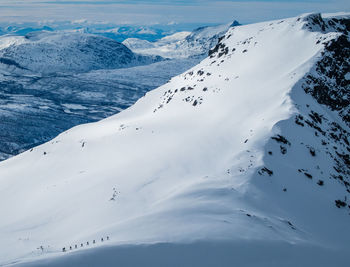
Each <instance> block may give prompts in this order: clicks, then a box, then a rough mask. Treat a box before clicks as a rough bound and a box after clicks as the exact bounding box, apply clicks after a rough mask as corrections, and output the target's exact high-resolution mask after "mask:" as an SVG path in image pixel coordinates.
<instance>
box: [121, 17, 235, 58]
mask: <svg viewBox="0 0 350 267" xmlns="http://www.w3.org/2000/svg"><path fill="white" fill-rule="evenodd" d="M238 25H239V23H238V22H237V21H234V22H233V23H230V24H225V25H219V26H211V27H200V28H198V29H196V30H194V31H193V32H178V33H175V34H173V35H170V36H166V37H163V38H162V39H160V40H158V41H156V42H149V41H146V40H141V39H138V38H128V39H126V40H125V41H123V44H125V45H126V46H127V47H129V48H130V49H131V50H132V51H134V52H136V53H140V54H145V55H159V56H162V57H167V58H187V57H191V56H202V57H206V55H207V53H208V51H209V49H211V48H212V47H214V46H215V45H216V44H217V42H218V39H219V38H220V37H221V36H223V35H224V34H225V33H226V32H227V30H228V29H229V28H230V27H234V26H238Z"/></svg>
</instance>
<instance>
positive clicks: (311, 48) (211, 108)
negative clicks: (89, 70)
mask: <svg viewBox="0 0 350 267" xmlns="http://www.w3.org/2000/svg"><path fill="white" fill-rule="evenodd" d="M316 18H317V19H316ZM322 25H327V27H326V26H325V27H324V28H323V27H322ZM348 25H349V15H343V16H341V17H339V16H337V17H332V16H324V17H321V16H319V15H317V14H311V15H303V16H300V17H296V18H289V19H284V20H277V21H272V22H264V23H258V24H252V25H246V26H240V27H233V28H231V29H229V30H228V32H227V33H226V34H225V36H224V37H223V38H221V39H220V42H219V43H218V45H217V46H216V47H215V48H214V49H212V51H211V52H210V55H209V57H208V58H206V59H204V60H203V61H202V62H201V63H200V64H199V65H197V66H195V67H193V68H192V69H190V70H188V71H186V72H185V73H183V74H181V75H179V76H177V77H174V78H173V79H171V80H170V81H169V82H168V83H167V84H165V85H163V86H161V87H159V88H158V89H155V90H153V91H151V92H149V93H147V94H146V96H145V97H143V98H141V99H140V100H139V101H138V102H137V103H136V104H135V105H133V106H132V107H130V108H129V109H127V110H125V111H123V112H121V113H119V114H117V115H115V116H112V117H110V118H107V119H105V120H102V121H100V122H97V123H91V124H86V125H81V126H78V127H74V128H72V129H70V130H69V131H67V132H64V133H62V134H61V135H59V136H58V137H57V138H55V139H53V140H52V141H50V142H48V143H46V144H43V145H41V146H38V147H36V148H34V149H32V150H30V151H27V152H25V153H22V154H20V155H18V156H16V157H14V158H11V159H9V160H6V161H4V162H1V163H0V185H1V186H0V203H6V206H5V205H1V206H0V214H1V216H2V219H1V220H0V236H1V239H0V249H1V251H2V254H1V256H0V264H10V263H17V265H23V266H25V265H26V264H27V262H28V261H34V263H32V265H30V266H40V265H39V264H40V262H35V261H36V260H38V259H42V258H45V259H46V261H45V264H46V265H45V266H49V265H50V264H54V263H55V262H59V261H60V258H63V259H64V258H65V257H75V259H76V260H78V262H79V263H81V264H82V265H83V264H84V263H85V264H86V262H84V260H85V261H86V257H85V256H84V255H94V253H95V252H96V253H99V252H101V250H103V249H105V251H106V253H110V254H108V257H107V258H109V259H111V260H113V255H117V253H114V252H113V249H117V248H118V247H119V246H120V245H121V244H129V245H130V244H132V245H135V246H136V245H138V244H153V243H170V244H172V243H174V244H189V246H190V247H191V246H196V244H197V242H201V241H203V242H209V243H211V244H218V246H215V245H214V246H213V248H212V249H213V251H212V252H213V255H216V253H218V249H219V248H220V247H221V245H223V244H226V245H227V246H229V244H230V242H235V243H236V244H244V248H242V247H241V248H240V249H241V250H240V253H238V255H237V257H239V255H241V254H242V253H243V254H244V255H249V257H247V258H245V259H244V263H245V266H256V261H255V265H254V259H255V256H259V255H260V250H259V249H257V247H259V246H260V247H264V248H265V249H267V250H268V249H273V248H274V247H276V246H278V247H279V248H280V249H279V251H280V253H282V254H283V255H286V257H284V258H283V259H282V258H279V257H278V258H274V259H273V260H274V263H275V266H285V264H284V263H288V262H289V261H293V262H295V261H297V262H298V263H299V264H296V265H301V266H302V264H303V263H304V262H310V261H311V262H312V263H313V264H314V265H315V266H327V265H326V263H325V262H326V261H324V259H327V260H328V262H332V263H333V264H334V265H335V266H346V264H348V262H347V259H345V257H335V256H334V253H333V252H334V251H337V252H339V253H340V255H348V253H349V252H350V251H349V246H348V244H349V240H350V230H349V227H348V225H349V223H350V200H349V198H350V184H349V182H350V178H349V177H350V173H349V172H350V166H349V156H348V155H349V152H350V148H349V138H350V137H349V124H348V117H347V116H346V115H347V114H348V113H346V109H347V108H348V106H346V101H347V100H348V96H349V87H348V76H349V72H348V70H349V68H348V66H349V65H348V64H349V61H348V60H349V57H348V56H347V55H348V53H349V50H348V48H349V46H348V44H347V42H348V40H349V39H348V38H349V37H348V34H349V29H348V28H347V27H348ZM338 93H339V94H341V96H339V98H338ZM104 236H109V237H110V241H109V244H108V247H100V248H98V249H97V248H96V247H94V248H95V249H94V248H89V249H86V248H83V249H81V250H73V252H62V248H67V247H70V246H72V245H74V244H83V243H84V244H85V243H86V242H87V241H91V240H94V239H96V238H99V237H104ZM225 242H226V243H225ZM257 244H259V246H257ZM290 246H292V247H293V248H294V249H295V248H296V249H298V248H299V249H300V250H301V251H303V249H304V247H308V248H312V250H314V251H318V252H319V253H321V254H322V258H321V257H320V258H319V257H315V256H314V255H317V253H316V254H310V255H307V254H303V256H302V257H300V258H298V257H296V256H295V254H289V249H288V248H289V247H290ZM235 247H240V246H239V245H236V246H232V247H231V248H235ZM41 248H42V249H41ZM110 248H113V249H112V251H111V249H110ZM85 249H86V250H85ZM99 249H101V250H99ZM215 250H217V251H215ZM76 251H77V252H78V253H75V252H76ZM79 251H84V253H83V252H81V253H79ZM108 251H110V252H108ZM227 251H230V253H232V251H236V250H235V249H233V250H227ZM241 252H242V253H241ZM113 253H114V254H113ZM114 257H115V256H114ZM272 257H273V256H272ZM288 257H289V258H288ZM115 259H116V258H115ZM224 259H225V257H218V258H216V259H215V260H216V261H215V264H216V266H231V265H232V262H229V263H228V262H223V260H224ZM220 261H222V262H220ZM249 263H250V264H249ZM33 264H34V265H33ZM42 265H43V264H42ZM55 266H60V265H59V264H57V265H55ZM61 266H65V265H64V264H63V263H62V264H61ZM266 266H271V264H268V262H267V263H266ZM272 266H273V265H272Z"/></svg>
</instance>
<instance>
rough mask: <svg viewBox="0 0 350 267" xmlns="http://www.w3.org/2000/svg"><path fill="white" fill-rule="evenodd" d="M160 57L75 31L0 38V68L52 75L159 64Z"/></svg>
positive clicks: (107, 39)
mask: <svg viewBox="0 0 350 267" xmlns="http://www.w3.org/2000/svg"><path fill="white" fill-rule="evenodd" d="M160 60H161V57H159V56H158V57H157V56H141V55H137V54H134V53H133V52H132V51H131V50H130V49H128V48H127V47H125V46H124V45H123V44H121V43H118V42H116V41H114V40H112V39H109V38H105V37H102V36H97V35H92V34H86V33H78V32H74V33H73V32H45V31H40V32H32V33H28V34H27V35H25V36H8V35H5V36H1V37H0V63H1V64H0V65H2V66H1V67H2V68H4V67H7V69H10V70H12V71H13V67H17V68H18V69H20V70H23V71H25V70H29V71H34V72H40V73H42V74H52V73H57V72H84V71H89V70H95V69H112V68H113V69H116V68H125V67H132V66H137V65H145V64H150V63H153V62H157V61H160Z"/></svg>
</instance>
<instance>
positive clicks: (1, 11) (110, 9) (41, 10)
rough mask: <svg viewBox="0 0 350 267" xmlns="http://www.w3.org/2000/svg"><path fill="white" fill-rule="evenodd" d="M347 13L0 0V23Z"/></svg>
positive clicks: (269, 5) (241, 5) (192, 1)
mask: <svg viewBox="0 0 350 267" xmlns="http://www.w3.org/2000/svg"><path fill="white" fill-rule="evenodd" d="M342 11H350V1H348V0H334V1H332V0H331V1H326V0H305V1H301V0H299V1H287V0H269V1H264V0H263V1H261V0H260V1H259V0H254V1H253V0H251V1H250V0H248V1H225V0H221V1H208V0H189V1H184V0H173V1H169V0H155V1H136V0H129V1H126V0H120V1H118V0H102V1H96V0H94V1H93V0H76V1H67V0H0V21H1V22H11V21H13V22H20V21H26V22H28V21H43V20H79V19H86V20H91V21H108V22H112V23H117V24H157V23H160V24H167V23H170V22H177V23H226V22H228V21H231V20H233V19H236V20H238V21H240V22H242V23H251V22H257V21H263V20H270V19H278V18H283V17H290V16H295V15H298V14H301V13H307V12H342Z"/></svg>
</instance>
